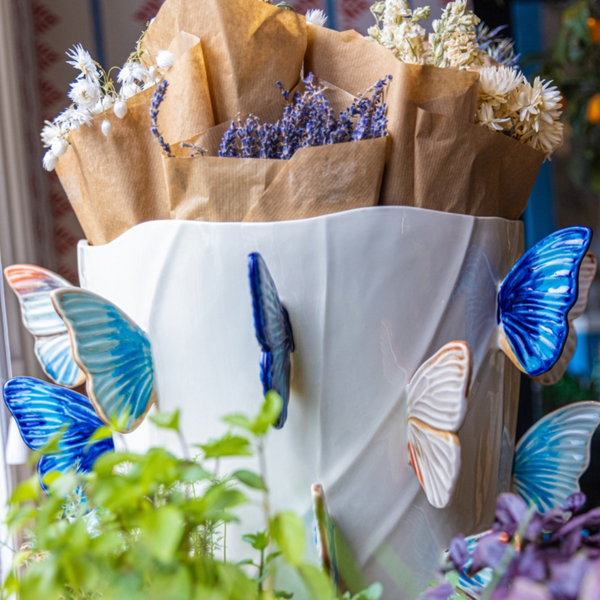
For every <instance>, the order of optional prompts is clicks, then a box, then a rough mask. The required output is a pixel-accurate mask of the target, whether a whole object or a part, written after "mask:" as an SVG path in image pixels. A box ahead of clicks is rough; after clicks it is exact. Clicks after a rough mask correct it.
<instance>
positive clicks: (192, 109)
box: [56, 38, 214, 245]
mask: <svg viewBox="0 0 600 600" xmlns="http://www.w3.org/2000/svg"><path fill="white" fill-rule="evenodd" d="M189 41H190V39H189V38H188V42H189ZM180 62H181V64H179V63H180ZM190 66H193V67H194V69H195V71H194V75H193V77H190V76H189V73H187V69H188V68H189V67H190ZM167 79H168V81H169V84H170V85H169V89H168V93H167V96H166V99H165V101H164V103H163V104H162V105H161V111H160V125H161V129H163V130H165V131H166V130H168V131H169V134H170V135H172V136H173V138H172V139H185V138H186V137H187V136H189V135H191V134H192V132H197V131H203V130H206V129H209V128H211V127H212V126H213V125H214V120H213V117H212V110H211V106H210V96H209V94H208V83H207V81H206V77H205V71H204V70H203V55H202V50H201V47H200V45H199V44H196V46H194V47H192V48H191V49H188V50H186V49H185V46H184V47H183V54H182V55H181V56H180V57H179V58H178V59H177V60H176V62H175V64H174V65H173V67H172V68H171V69H170V70H169V71H168V72H167ZM154 91H155V87H152V88H149V89H147V90H145V91H143V92H141V93H139V94H137V95H136V96H134V97H132V98H130V99H129V100H128V101H127V107H128V112H127V115H125V118H123V119H118V118H117V117H116V116H115V115H114V113H113V111H112V110H109V111H107V113H106V114H105V115H100V116H98V117H95V118H94V119H92V123H91V125H90V126H89V127H88V126H85V125H84V126H82V127H81V129H80V130H79V131H73V132H71V135H70V142H71V147H70V148H69V149H68V151H67V152H66V154H64V155H63V156H61V157H60V159H59V161H58V165H57V168H56V171H57V174H58V177H59V179H60V181H61V183H62V185H63V187H64V189H65V192H66V193H67V196H68V198H69V200H70V201H71V204H72V205H73V208H74V210H75V213H76V215H77V218H78V219H79V221H80V223H81V226H82V228H83V231H84V233H85V235H86V237H87V239H88V241H89V242H90V243H91V244H93V245H99V244H106V243H108V242H110V241H112V240H114V239H115V238H117V237H118V236H119V235H121V234H122V233H124V232H125V231H127V230H128V229H130V228H131V227H133V226H134V225H137V224H138V223H142V222H143V221H149V220H154V219H168V218H169V207H168V199H167V188H166V185H165V180H164V175H163V169H162V150H161V148H160V146H159V145H158V143H157V141H156V139H155V138H154V136H153V135H152V134H151V132H150V127H151V120H150V113H149V111H150V102H151V100H152V96H153V94H154ZM104 119H107V120H108V121H109V122H110V124H111V131H110V134H109V135H108V136H104V135H103V133H102V130H101V127H100V125H101V122H102V121H103V120H104Z"/></svg>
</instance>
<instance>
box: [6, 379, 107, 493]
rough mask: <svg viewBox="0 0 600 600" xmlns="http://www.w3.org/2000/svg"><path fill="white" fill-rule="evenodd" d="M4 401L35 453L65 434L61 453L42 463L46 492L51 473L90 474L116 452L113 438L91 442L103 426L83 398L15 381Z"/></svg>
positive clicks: (9, 384)
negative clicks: (103, 457)
mask: <svg viewBox="0 0 600 600" xmlns="http://www.w3.org/2000/svg"><path fill="white" fill-rule="evenodd" d="M4 400H5V402H6V406H7V407H8V410H9V411H10V413H11V414H12V416H13V417H14V419H15V421H16V423H17V425H18V427H19V431H20V432H21V436H22V438H23V441H24V442H25V443H26V444H27V446H29V448H31V449H32V450H34V451H35V450H42V449H43V448H44V447H45V446H46V445H47V444H48V443H49V442H50V441H51V439H52V438H53V437H54V436H56V435H57V434H59V433H62V436H61V438H60V442H59V452H58V453H56V454H48V455H44V456H42V457H41V458H40V459H39V461H38V466H37V470H38V475H39V478H40V483H41V485H42V488H43V489H44V490H45V491H47V488H46V485H45V484H44V478H45V476H46V475H47V474H48V473H50V472H53V471H58V472H61V473H64V472H66V471H69V470H71V469H76V470H77V471H81V472H87V471H89V470H90V468H91V467H92V465H93V464H94V462H95V461H96V459H97V458H98V457H99V456H101V455H102V454H104V453H106V452H110V451H112V450H114V443H113V440H112V437H111V438H105V439H101V440H98V441H94V442H91V441H90V438H91V437H92V436H93V434H94V433H95V432H96V431H97V430H98V429H99V428H100V427H102V426H103V423H102V421H101V420H100V419H99V418H98V416H97V415H96V412H95V411H94V408H93V406H92V404H91V403H90V401H89V400H88V399H87V398H86V397H85V396H82V395H81V394H78V393H76V392H74V391H72V390H68V389H66V388H62V387H57V386H55V385H52V384H50V383H45V382H43V381H39V380H38V379H33V378H30V377H15V378H14V379H10V380H9V381H7V382H6V384H5V385H4Z"/></svg>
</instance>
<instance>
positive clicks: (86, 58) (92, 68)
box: [67, 44, 100, 82]
mask: <svg viewBox="0 0 600 600" xmlns="http://www.w3.org/2000/svg"><path fill="white" fill-rule="evenodd" d="M67 56H68V57H69V58H70V59H71V60H68V61H67V64H69V65H71V66H72V67H74V68H75V69H78V70H79V71H81V74H80V75H78V76H77V79H81V78H86V79H89V80H90V81H93V82H97V81H98V79H99V77H100V73H99V71H98V67H97V65H96V62H95V61H94V59H93V58H92V57H91V56H90V53H89V52H88V51H87V50H84V49H83V46H82V45H81V44H78V45H77V46H74V47H73V48H72V49H71V50H69V51H68V52H67Z"/></svg>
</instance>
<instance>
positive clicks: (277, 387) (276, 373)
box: [248, 252, 295, 429]
mask: <svg viewBox="0 0 600 600" xmlns="http://www.w3.org/2000/svg"><path fill="white" fill-rule="evenodd" d="M248 278H249V281H250V293H251V296H252V308H253V314H254V329H255V333H256V339H257V340H258V343H259V345H260V347H261V350H262V352H261V358H260V369H261V381H262V384H263V391H264V393H265V394H266V393H267V392H269V391H271V390H274V391H276V392H277V393H278V394H279V396H281V399H282V400H283V408H282V411H281V414H280V415H279V418H278V420H277V422H276V423H275V428H276V429H281V428H282V427H283V426H284V424H285V421H286V419H287V411H288V404H289V396H290V379H291V355H292V353H293V352H294V350H295V343H294V334H293V331H292V324H291V322H290V317H289V314H288V311H287V309H286V308H285V306H283V304H282V303H281V300H280V299H279V293H278V291H277V287H276V285H275V282H274V281H273V277H272V276H271V273H270V272H269V269H268V267H267V264H266V262H265V260H264V259H263V257H262V256H261V255H260V254H258V253H257V252H255V253H253V254H250V255H249V256H248Z"/></svg>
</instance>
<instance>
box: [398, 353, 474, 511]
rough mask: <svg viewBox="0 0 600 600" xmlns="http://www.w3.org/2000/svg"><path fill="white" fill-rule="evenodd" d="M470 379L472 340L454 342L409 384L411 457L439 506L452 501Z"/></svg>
mask: <svg viewBox="0 0 600 600" xmlns="http://www.w3.org/2000/svg"><path fill="white" fill-rule="evenodd" d="M470 381H471V351H470V349H469V346H468V344H467V343H466V342H450V343H449V344H446V345H445V346H443V347H442V348H441V349H440V350H439V351H438V352H437V353H436V354H434V355H433V356H432V357H431V358H430V359H428V360H427V361H426V362H424V363H423V364H422V365H421V366H420V367H419V369H418V370H417V372H416V373H415V374H414V376H413V378H412V380H411V381H410V383H409V384H408V386H407V387H406V397H407V407H408V414H407V419H408V454H409V460H410V464H411V465H412V467H413V469H414V470H415V473H416V474H417V477H418V478H419V482H420V483H421V486H422V487H423V490H425V494H426V495H427V499H428V500H429V503H430V504H431V505H432V506H435V507H436V508H445V507H446V506H448V505H449V504H450V500H451V498H452V494H453V492H454V488H455V487H456V481H457V479H458V475H459V473H460V464H461V459H460V440H459V439H458V436H457V435H456V432H457V431H458V430H459V429H460V427H461V425H462V424H463V421H464V419H465V415H466V413H467V395H468V393H469V384H470Z"/></svg>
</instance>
